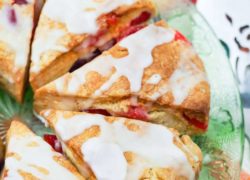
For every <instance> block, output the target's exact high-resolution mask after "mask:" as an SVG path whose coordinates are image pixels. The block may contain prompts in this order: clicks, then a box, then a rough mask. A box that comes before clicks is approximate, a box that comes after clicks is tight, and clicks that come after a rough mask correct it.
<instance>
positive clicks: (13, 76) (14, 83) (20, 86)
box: [0, 1, 35, 102]
mask: <svg viewBox="0 0 250 180" xmlns="http://www.w3.org/2000/svg"><path fill="white" fill-rule="evenodd" d="M7 3H8V4H11V3H12V1H5V2H4V3H2V4H0V7H1V5H3V4H7ZM34 6H35V4H34V3H30V4H28V5H25V7H17V8H16V9H19V8H20V9H22V14H23V16H25V17H29V18H32V19H33V18H34ZM3 28H4V27H3ZM30 28H31V29H30V34H29V35H28V36H27V40H28V44H30V41H31V39H32V32H31V31H32V28H33V27H30ZM14 40H15V39H14V37H13V41H14ZM17 43H18V42H17ZM23 46H26V44H23ZM15 58H16V52H15V51H14V50H13V49H12V48H11V47H10V45H9V44H8V42H3V41H2V40H1V39H0V85H1V86H2V88H3V89H5V90H7V91H8V92H9V93H10V94H11V95H12V96H13V97H14V98H15V99H16V100H17V101H18V102H22V100H23V94H24V88H25V85H26V83H25V82H26V80H27V73H28V64H29V52H28V54H27V59H26V65H25V66H23V67H18V66H17V65H16V62H15Z"/></svg>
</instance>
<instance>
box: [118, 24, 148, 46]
mask: <svg viewBox="0 0 250 180" xmlns="http://www.w3.org/2000/svg"><path fill="white" fill-rule="evenodd" d="M144 27H146V25H140V26H130V27H128V28H126V29H125V30H123V31H122V32H121V34H120V36H119V37H118V38H117V39H116V40H117V42H119V41H121V40H122V39H124V38H125V37H127V36H129V35H131V34H134V33H136V32H137V31H139V30H141V29H143V28H144Z"/></svg>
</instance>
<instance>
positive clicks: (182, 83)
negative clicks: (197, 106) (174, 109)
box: [150, 48, 207, 105]
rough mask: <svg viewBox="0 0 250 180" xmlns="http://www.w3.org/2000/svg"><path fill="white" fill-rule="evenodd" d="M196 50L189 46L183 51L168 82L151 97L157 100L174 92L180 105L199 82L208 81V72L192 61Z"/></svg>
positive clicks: (175, 101)
mask: <svg viewBox="0 0 250 180" xmlns="http://www.w3.org/2000/svg"><path fill="white" fill-rule="evenodd" d="M194 55H195V52H194V50H193V49H191V48H188V49H185V50H184V51H182V52H181V57H180V60H179V62H178V67H177V68H176V69H175V71H174V73H173V74H172V75H171V77H170V78H169V80H168V83H166V84H165V85H163V86H162V87H160V88H159V90H158V91H157V92H155V93H154V94H153V95H152V96H150V98H151V99H152V100H153V101H155V100H157V99H158V98H159V97H161V96H162V95H164V94H166V93H167V92H172V94H173V96H174V104H175V105H180V104H181V103H182V102H183V101H184V100H185V99H186V98H187V96H188V94H189V92H190V90H192V89H193V88H194V87H195V86H196V85H197V84H199V83H200V82H202V81H207V79H206V74H205V73H204V72H203V71H201V70H200V69H199V68H198V67H197V66H196V65H195V64H194V63H193V62H192V61H191V58H192V57H194Z"/></svg>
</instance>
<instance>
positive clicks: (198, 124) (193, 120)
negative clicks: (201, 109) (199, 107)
mask: <svg viewBox="0 0 250 180" xmlns="http://www.w3.org/2000/svg"><path fill="white" fill-rule="evenodd" d="M183 117H184V118H185V119H186V120H187V121H188V122H189V123H190V124H192V125H194V126H195V127H197V128H199V129H202V130H203V131H206V130H207V128H208V124H206V123H203V122H200V121H199V120H197V119H196V118H193V117H189V116H188V115H187V114H185V113H184V114H183Z"/></svg>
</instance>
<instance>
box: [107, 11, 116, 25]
mask: <svg viewBox="0 0 250 180" xmlns="http://www.w3.org/2000/svg"><path fill="white" fill-rule="evenodd" d="M105 18H106V23H107V24H108V25H109V26H113V25H115V24H117V22H118V17H117V15H116V14H115V13H110V14H108V15H106V17H105Z"/></svg>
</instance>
